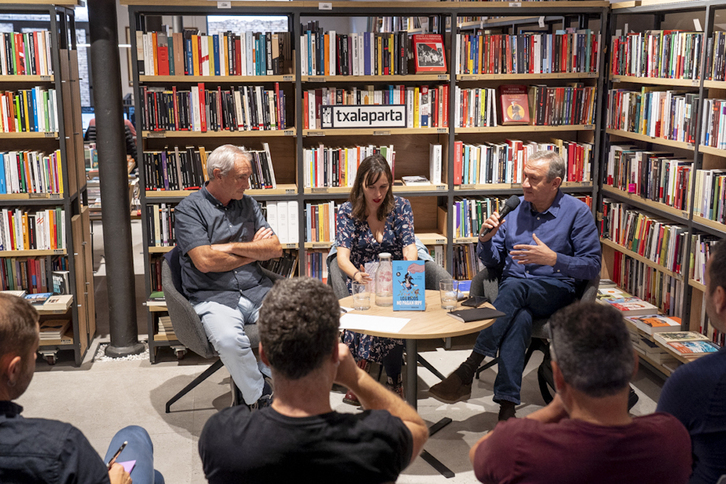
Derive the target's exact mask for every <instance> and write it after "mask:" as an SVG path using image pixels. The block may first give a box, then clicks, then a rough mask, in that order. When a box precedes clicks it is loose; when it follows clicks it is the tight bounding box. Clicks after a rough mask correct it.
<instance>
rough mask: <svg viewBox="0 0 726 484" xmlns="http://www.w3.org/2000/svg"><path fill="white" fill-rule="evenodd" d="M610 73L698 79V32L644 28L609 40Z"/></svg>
mask: <svg viewBox="0 0 726 484" xmlns="http://www.w3.org/2000/svg"><path fill="white" fill-rule="evenodd" d="M611 48H612V63H611V71H610V73H611V74H612V75H616V76H633V77H651V78H660V79H691V80H696V79H700V78H701V52H702V51H703V33H702V32H684V31H680V30H646V31H645V32H628V33H627V34H624V35H616V36H614V37H613V38H612V39H611Z"/></svg>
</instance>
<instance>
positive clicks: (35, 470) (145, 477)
mask: <svg viewBox="0 0 726 484" xmlns="http://www.w3.org/2000/svg"><path fill="white" fill-rule="evenodd" d="M39 339H40V336H39V327H38V312H37V311H36V310H35V308H33V307H32V306H31V305H30V303H28V302H27V301H26V300H24V299H22V298H19V297H16V296H11V295H8V294H0V482H53V483H58V484H66V483H68V484H70V483H74V484H76V483H77V484H101V483H108V482H110V483H111V484H131V482H134V483H135V484H163V483H164V478H163V476H162V475H161V474H160V473H159V472H158V471H155V470H154V460H153V446H152V444H151V438H150V437H149V434H148V433H147V432H146V430H144V429H143V428H141V427H137V426H129V427H126V428H124V429H122V430H120V431H119V432H118V433H117V434H116V435H115V436H114V438H113V440H111V444H110V446H109V450H108V452H107V453H106V457H105V459H104V460H101V457H100V456H99V455H98V453H97V452H96V451H95V450H94V449H93V447H92V446H91V444H90V443H89V442H88V439H86V437H85V436H84V435H83V433H82V432H81V431H80V430H78V429H77V428H75V427H73V426H72V425H70V424H67V423H64V422H58V421H56V420H47V419H42V418H23V417H22V416H21V413H22V411H23V407H21V406H20V405H18V404H17V403H15V402H13V400H17V399H18V398H20V396H21V395H22V394H23V393H25V390H27V389H28V386H29V385H30V381H31V380H32V379H33V373H34V372H35V355H36V352H37V351H38V344H39ZM124 442H126V443H127V445H125V446H124V448H123V449H121V448H120V447H121V446H122V444H123V443H124ZM132 461H135V463H133V462H132ZM122 463H124V464H125V466H126V467H125V466H124V465H122ZM127 469H129V470H130V473H129V471H128V470H127Z"/></svg>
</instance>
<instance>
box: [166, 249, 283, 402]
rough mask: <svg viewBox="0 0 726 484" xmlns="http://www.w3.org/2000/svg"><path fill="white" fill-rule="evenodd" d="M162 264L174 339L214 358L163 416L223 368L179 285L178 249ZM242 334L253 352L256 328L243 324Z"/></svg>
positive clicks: (182, 391)
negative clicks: (246, 338)
mask: <svg viewBox="0 0 726 484" xmlns="http://www.w3.org/2000/svg"><path fill="white" fill-rule="evenodd" d="M164 259H165V260H164V261H163V262H162V266H161V285H162V288H163V289H164V297H165V299H166V307H167V310H168V311H169V317H170V318H171V324H172V326H173V328H174V333H175V334H176V338H177V339H178V340H179V342H180V343H181V344H183V345H184V346H186V347H187V348H189V349H190V350H192V351H193V352H195V353H197V354H198V355H199V356H202V357H203V358H215V362H214V363H212V365H211V366H210V367H209V368H207V369H206V370H204V372H203V373H202V374H201V375H199V376H198V377H196V378H195V379H194V380H193V381H192V382H191V383H189V384H188V385H187V386H185V387H184V388H183V389H182V390H180V391H179V392H178V393H177V394H176V395H174V396H173V397H172V398H171V399H169V401H168V402H166V413H169V412H170V411H171V406H172V404H173V403H174V402H176V401H177V400H179V399H180V398H181V397H183V396H184V395H186V394H187V393H189V392H190V391H191V390H192V389H194V388H195V387H196V386H197V385H199V384H200V383H202V382H203V381H204V380H206V379H207V378H209V377H210V376H211V375H212V374H214V373H215V372H216V371H217V370H219V369H220V368H222V366H224V364H223V363H222V360H220V359H219V356H218V355H217V352H216V351H214V348H213V347H212V344H211V343H210V342H209V340H208V339H207V334H206V333H205V332H204V327H203V326H202V321H201V319H199V316H198V315H197V313H196V312H195V311H194V307H193V306H192V304H191V303H190V302H189V300H188V299H187V297H186V296H185V294H184V291H183V289H182V281H181V261H180V259H181V251H180V250H179V248H178V247H174V249H172V250H171V252H168V253H166V254H165V255H164ZM261 269H262V272H263V273H264V274H265V275H266V276H267V277H269V278H270V279H272V280H273V281H274V280H276V279H282V278H283V277H282V276H280V275H279V274H275V273H274V272H270V271H268V270H267V269H264V268H261ZM245 334H246V335H247V337H248V338H249V340H250V345H251V346H252V348H256V347H257V346H258V345H259V342H260V338H259V334H258V331H257V325H256V324H246V325H245ZM232 385H233V392H232V395H233V398H234V395H236V393H237V392H236V389H235V388H234V381H232Z"/></svg>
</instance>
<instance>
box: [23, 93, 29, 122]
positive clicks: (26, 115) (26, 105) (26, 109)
mask: <svg viewBox="0 0 726 484" xmlns="http://www.w3.org/2000/svg"><path fill="white" fill-rule="evenodd" d="M23 110H24V111H25V131H30V116H28V91H26V90H23Z"/></svg>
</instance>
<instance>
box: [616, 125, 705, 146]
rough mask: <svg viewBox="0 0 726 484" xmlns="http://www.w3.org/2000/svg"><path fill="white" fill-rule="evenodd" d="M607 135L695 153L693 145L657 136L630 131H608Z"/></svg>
mask: <svg viewBox="0 0 726 484" xmlns="http://www.w3.org/2000/svg"><path fill="white" fill-rule="evenodd" d="M606 133H607V134H609V135H612V136H620V137H621V138H628V139H632V140H635V141H644V142H646V143H655V144H658V145H661V146H670V147H671V148H678V149H680V150H689V151H693V149H694V146H693V143H685V142H683V141H672V140H669V139H663V138H656V137H655V136H647V135H644V134H639V133H631V132H630V131H620V130H619V129H607V130H606Z"/></svg>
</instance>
